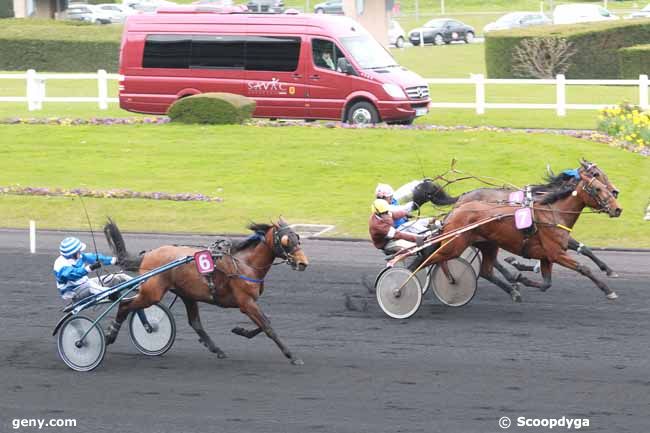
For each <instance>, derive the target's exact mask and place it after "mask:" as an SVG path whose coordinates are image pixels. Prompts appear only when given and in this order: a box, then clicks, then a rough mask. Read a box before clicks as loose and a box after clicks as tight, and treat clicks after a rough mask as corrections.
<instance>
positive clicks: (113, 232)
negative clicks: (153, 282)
mask: <svg viewBox="0 0 650 433" xmlns="http://www.w3.org/2000/svg"><path fill="white" fill-rule="evenodd" d="M104 235H106V242H108V246H109V247H110V248H111V251H112V252H113V255H114V256H115V257H117V264H118V265H120V266H121V267H122V269H124V270H125V271H137V270H139V269H140V264H141V263H142V259H143V258H144V255H139V256H137V257H134V256H132V255H131V254H129V252H128V251H127V250H126V243H125V242H124V238H123V237H122V233H121V232H120V229H119V228H118V227H117V224H115V222H114V221H113V220H112V219H110V218H109V219H108V222H107V223H106V225H105V226H104Z"/></svg>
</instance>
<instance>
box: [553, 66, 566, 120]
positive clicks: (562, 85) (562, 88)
mask: <svg viewBox="0 0 650 433" xmlns="http://www.w3.org/2000/svg"><path fill="white" fill-rule="evenodd" d="M565 81H566V80H565V78H564V74H557V76H556V77H555V84H556V89H555V95H556V104H557V106H556V109H555V112H556V113H557V115H558V116H566V82H565Z"/></svg>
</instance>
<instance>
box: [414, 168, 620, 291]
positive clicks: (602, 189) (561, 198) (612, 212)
mask: <svg viewBox="0 0 650 433" xmlns="http://www.w3.org/2000/svg"><path fill="white" fill-rule="evenodd" d="M581 165H582V168H583V169H582V170H579V171H578V173H577V174H578V175H579V177H580V179H579V180H578V181H577V183H574V184H570V185H564V186H561V187H558V188H556V189H555V190H549V191H548V192H547V193H546V195H545V196H544V198H543V199H542V200H541V201H538V202H535V204H534V206H533V207H534V215H535V221H534V223H535V225H536V231H535V233H534V234H533V235H531V236H530V237H527V236H526V235H525V234H524V233H523V232H522V231H520V230H518V229H517V228H516V227H515V225H514V221H513V215H514V211H515V210H516V209H518V208H519V207H518V206H510V205H508V204H504V205H499V204H495V203H488V202H483V201H472V202H466V203H464V204H461V205H460V206H458V207H456V208H454V209H453V210H452V211H451V213H450V214H449V215H448V216H447V218H446V219H445V221H444V225H443V229H442V233H443V234H444V233H451V232H453V231H454V230H460V229H463V228H464V227H467V226H470V225H472V224H477V223H478V224H479V225H478V227H476V228H474V229H472V230H467V231H465V232H463V233H459V234H457V235H453V234H452V235H450V236H451V237H450V239H449V241H448V242H447V243H442V246H441V247H440V248H439V250H438V252H437V253H435V254H433V255H431V256H430V257H429V258H428V259H427V260H426V262H425V263H426V264H435V263H438V262H441V261H444V260H449V259H452V258H455V257H458V256H460V254H461V253H462V252H463V251H464V250H465V249H466V248H467V247H468V246H469V245H474V246H476V247H477V248H479V249H480V250H481V252H482V254H483V262H482V264H481V270H480V276H482V277H484V278H485V279H487V280H489V281H491V282H493V283H494V284H496V285H498V286H499V287H501V288H502V289H503V290H505V291H506V292H508V293H509V294H510V295H511V296H512V297H513V299H515V300H519V299H517V295H518V293H516V288H513V287H512V286H511V285H510V284H508V283H506V282H505V281H503V280H501V279H499V278H498V277H496V276H495V275H494V273H493V267H494V264H495V261H496V258H497V253H498V251H499V248H503V249H505V250H508V251H510V252H511V253H514V254H517V255H521V256H524V257H530V258H534V259H539V260H541V271H542V276H543V278H544V282H543V283H538V282H535V281H532V280H529V279H521V278H520V279H518V280H517V281H519V282H522V283H523V284H525V285H527V286H531V287H537V288H539V289H541V290H546V289H548V288H549V287H551V269H552V266H553V263H558V264H560V265H562V266H564V267H567V268H569V269H572V270H574V271H576V272H579V273H580V274H582V275H584V276H586V277H587V278H589V279H591V280H592V281H593V282H594V283H595V284H596V285H597V286H598V287H599V288H600V289H601V290H602V291H603V292H604V293H605V294H606V295H607V298H608V299H616V298H617V296H616V293H615V292H614V291H612V290H611V289H610V288H609V287H608V286H607V285H606V284H605V283H604V282H602V281H600V280H598V279H597V278H595V277H594V275H593V274H592V273H591V271H590V270H589V268H587V267H586V266H583V265H581V264H579V263H577V262H576V261H575V260H574V259H573V258H571V257H570V256H569V255H568V254H567V251H566V250H567V247H568V242H569V238H570V235H569V233H570V231H571V229H572V227H573V225H574V224H575V223H576V221H577V220H578V217H579V216H580V213H581V212H582V210H583V209H584V208H585V207H590V208H592V209H595V210H597V211H601V212H606V213H608V214H609V216H610V217H618V216H620V215H621V212H622V209H621V207H620V206H619V204H618V202H617V201H616V196H617V195H618V191H617V190H616V188H615V187H614V186H613V185H612V184H611V183H610V182H609V179H608V178H607V176H606V175H605V174H604V173H602V171H600V170H598V171H595V170H594V167H595V165H594V164H590V163H587V162H585V161H582V162H581ZM601 173H602V175H601ZM511 282H514V281H512V280H511Z"/></svg>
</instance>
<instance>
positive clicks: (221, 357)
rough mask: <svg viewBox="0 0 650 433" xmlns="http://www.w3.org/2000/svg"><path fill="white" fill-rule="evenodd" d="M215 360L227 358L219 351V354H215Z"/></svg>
mask: <svg viewBox="0 0 650 433" xmlns="http://www.w3.org/2000/svg"><path fill="white" fill-rule="evenodd" d="M217 358H218V359H226V358H228V355H226V354H225V353H223V352H221V351H219V352H217Z"/></svg>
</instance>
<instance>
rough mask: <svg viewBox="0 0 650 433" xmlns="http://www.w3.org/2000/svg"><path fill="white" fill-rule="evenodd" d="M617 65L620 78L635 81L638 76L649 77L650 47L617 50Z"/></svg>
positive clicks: (638, 46)
mask: <svg viewBox="0 0 650 433" xmlns="http://www.w3.org/2000/svg"><path fill="white" fill-rule="evenodd" d="M618 64H619V70H620V74H621V78H627V79H631V80H636V79H638V78H639V75H641V74H645V75H650V45H637V46H635V47H629V48H622V49H620V50H618Z"/></svg>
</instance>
